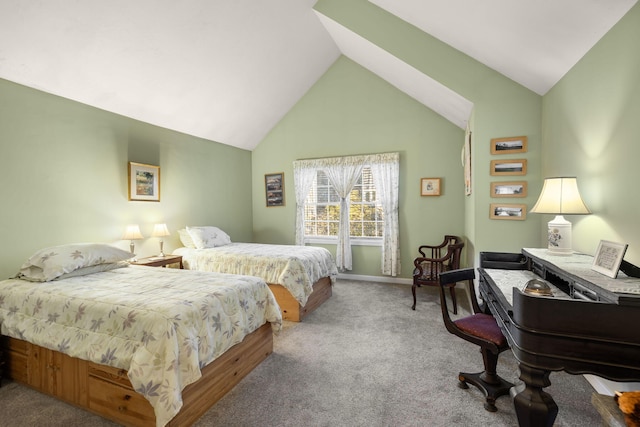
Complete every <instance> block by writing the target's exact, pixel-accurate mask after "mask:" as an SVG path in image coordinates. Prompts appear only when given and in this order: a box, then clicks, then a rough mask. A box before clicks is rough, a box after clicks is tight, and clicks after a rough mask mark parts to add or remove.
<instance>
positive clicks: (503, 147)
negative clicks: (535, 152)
mask: <svg viewBox="0 0 640 427" xmlns="http://www.w3.org/2000/svg"><path fill="white" fill-rule="evenodd" d="M526 152H527V137H526V136H511V137H508V138H493V139H492V140H491V154H512V153H526Z"/></svg>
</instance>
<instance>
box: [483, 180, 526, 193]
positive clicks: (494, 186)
mask: <svg viewBox="0 0 640 427" xmlns="http://www.w3.org/2000/svg"><path fill="white" fill-rule="evenodd" d="M491 197H527V181H509V182H492V183H491Z"/></svg>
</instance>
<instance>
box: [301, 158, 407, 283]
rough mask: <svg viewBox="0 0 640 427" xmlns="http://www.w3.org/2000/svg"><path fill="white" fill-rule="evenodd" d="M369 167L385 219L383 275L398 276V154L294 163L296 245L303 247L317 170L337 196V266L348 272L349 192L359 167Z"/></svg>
mask: <svg viewBox="0 0 640 427" xmlns="http://www.w3.org/2000/svg"><path fill="white" fill-rule="evenodd" d="M366 165H369V166H371V172H372V174H373V182H374V185H375V187H376V195H377V198H378V200H380V202H381V204H382V209H383V217H384V232H383V237H382V239H383V246H382V274H386V275H391V276H396V275H398V274H400V239H399V225H398V192H399V191H398V188H399V171H400V155H399V154H398V153H383V154H370V155H363V156H347V157H330V158H323V159H311V160H296V161H294V162H293V171H294V183H295V193H296V204H297V206H296V244H298V245H303V244H304V204H305V201H306V198H307V195H308V194H309V191H310V189H311V187H312V185H313V180H314V178H315V176H316V174H317V171H318V170H322V171H323V172H325V174H326V175H327V177H328V179H329V181H330V182H331V185H332V186H333V187H334V189H335V190H336V192H337V193H338V195H339V196H340V224H339V227H338V243H337V247H336V263H337V264H338V268H339V269H341V270H351V269H352V268H353V265H352V257H351V238H350V227H349V207H350V205H351V202H350V199H349V193H350V192H351V190H352V189H353V186H354V185H355V184H356V182H357V181H358V178H359V177H360V175H361V173H362V168H363V167H364V166H366Z"/></svg>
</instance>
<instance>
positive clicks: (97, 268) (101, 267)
mask: <svg viewBox="0 0 640 427" xmlns="http://www.w3.org/2000/svg"><path fill="white" fill-rule="evenodd" d="M124 267H129V263H128V262H127V261H118V262H110V263H107V264H97V265H92V266H90V267H80V268H78V269H77V270H73V271H72V272H71V273H64V274H62V275H60V276H58V277H56V278H55V279H53V280H63V279H68V278H69V277H78V276H86V275H89V274H94V273H100V272H103V271H109V270H115V269H116V268H124Z"/></svg>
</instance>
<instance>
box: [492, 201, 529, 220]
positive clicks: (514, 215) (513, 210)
mask: <svg viewBox="0 0 640 427" xmlns="http://www.w3.org/2000/svg"><path fill="white" fill-rule="evenodd" d="M490 209H491V210H490V212H489V218H491V219H510V220H517V221H524V220H525V219H526V218H527V205H525V204H510V203H507V204H505V203H492V204H491V208H490Z"/></svg>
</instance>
